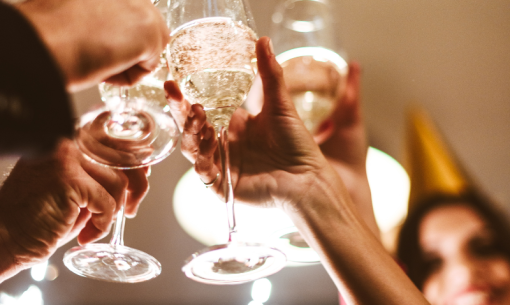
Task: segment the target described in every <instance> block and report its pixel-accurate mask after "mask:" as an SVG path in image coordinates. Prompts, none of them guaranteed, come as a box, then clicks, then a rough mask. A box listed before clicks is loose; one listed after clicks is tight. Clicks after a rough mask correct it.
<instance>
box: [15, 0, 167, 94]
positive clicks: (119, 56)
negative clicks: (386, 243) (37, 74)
mask: <svg viewBox="0 0 510 305" xmlns="http://www.w3.org/2000/svg"><path fill="white" fill-rule="evenodd" d="M16 8H17V9H18V10H19V11H20V12H21V13H23V14H24V15H25V17H27V19H28V20H29V21H30V22H32V24H33V25H34V27H35V29H36V30H37V31H38V33H39V35H40V37H41V38H42V40H43V41H44V43H45V44H46V46H47V47H48V49H49V50H50V52H51V53H52V54H53V56H54V58H55V60H56V62H57V64H58V65H59V67H60V68H61V70H62V72H63V74H64V76H65V79H66V84H67V88H68V89H69V90H70V91H78V90H81V89H84V88H87V87H90V86H92V85H94V84H98V83H100V82H102V81H105V80H106V81H108V82H111V83H113V84H116V85H132V84H134V83H136V82H137V81H139V80H140V79H141V78H142V77H143V76H144V75H146V74H147V73H149V72H150V71H152V70H154V69H155V68H156V67H157V65H158V63H159V60H160V55H161V53H162V51H163V49H164V47H165V45H166V44H167V43H168V40H169V30H168V28H167V27H166V25H165V21H164V20H163V17H162V15H161V13H160V12H159V11H158V9H157V8H155V7H154V5H153V4H152V3H151V2H150V1H149V0H68V1H65V0H38V1H26V2H23V3H21V4H18V5H16Z"/></svg>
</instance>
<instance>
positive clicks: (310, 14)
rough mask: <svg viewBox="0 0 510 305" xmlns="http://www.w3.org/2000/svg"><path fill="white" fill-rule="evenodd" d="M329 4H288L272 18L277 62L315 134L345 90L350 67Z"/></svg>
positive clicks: (312, 0)
mask: <svg viewBox="0 0 510 305" xmlns="http://www.w3.org/2000/svg"><path fill="white" fill-rule="evenodd" d="M330 12H331V7H330V5H329V2H328V1H327V0H286V1H283V2H281V3H280V5H279V6H278V7H277V9H276V11H275V12H274V14H273V16H272V20H273V27H272V33H271V38H272V39H273V43H274V48H275V52H276V54H278V55H277V57H276V59H277V60H278V62H279V63H280V64H281V66H282V68H283V71H284V77H285V83H286V85H287V87H288V89H289V91H290V94H291V96H292V99H293V101H294V104H295V106H296V109H297V111H298V114H299V116H300V117H301V119H302V120H303V122H304V123H305V126H306V127H307V129H308V130H309V131H310V132H311V133H312V134H314V133H316V132H317V130H318V128H319V126H320V124H321V123H322V122H324V120H325V119H327V118H328V117H329V116H330V115H331V113H332V112H333V110H334V108H335V106H336V103H337V101H338V99H339V97H340V96H341V95H342V94H343V92H344V90H345V85H346V80H347V72H348V66H347V62H346V61H345V60H344V58H343V57H342V56H340V55H339V54H338V52H337V51H338V48H337V47H336V44H335V38H334V35H333V31H334V28H333V22H332V16H331V13H330Z"/></svg>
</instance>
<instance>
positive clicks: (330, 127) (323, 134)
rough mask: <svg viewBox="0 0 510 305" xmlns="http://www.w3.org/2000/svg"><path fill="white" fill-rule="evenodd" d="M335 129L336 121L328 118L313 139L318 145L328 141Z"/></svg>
mask: <svg viewBox="0 0 510 305" xmlns="http://www.w3.org/2000/svg"><path fill="white" fill-rule="evenodd" d="M334 131H335V123H333V121H332V120H331V119H327V120H325V121H324V122H322V124H321V125H320V126H319V128H318V129H317V132H316V133H315V134H314V135H313V139H314V140H315V143H317V145H321V144H322V143H324V142H326V141H327V140H328V139H329V138H330V137H331V136H332V135H333V132H334Z"/></svg>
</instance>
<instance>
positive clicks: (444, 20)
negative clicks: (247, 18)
mask: <svg viewBox="0 0 510 305" xmlns="http://www.w3.org/2000/svg"><path fill="white" fill-rule="evenodd" d="M250 4H251V8H252V11H253V14H254V17H255V21H256V24H257V28H258V34H259V36H265V35H269V33H270V27H271V22H272V21H271V15H272V12H273V10H274V8H275V6H276V4H277V2H276V1H274V0H256V1H255V0H252V1H251V3H250ZM331 5H332V6H333V11H334V20H335V35H336V39H337V40H338V44H339V45H340V46H341V47H342V49H343V50H344V52H345V54H347V59H349V60H356V61H358V62H359V63H360V64H361V65H362V67H363V77H362V96H363V107H364V111H365V120H366V123H367V126H368V134H369V141H370V145H371V146H374V147H376V148H378V149H381V150H383V151H385V152H387V153H388V154H390V155H391V156H393V157H394V158H395V159H397V160H399V161H401V159H402V152H403V138H404V127H405V124H404V123H405V114H406V110H407V109H408V108H409V106H412V105H420V106H422V107H424V108H425V109H426V110H427V111H428V112H429V113H430V115H431V116H432V118H433V119H434V121H435V123H436V124H437V125H438V127H439V128H440V130H442V132H443V134H444V136H445V137H446V139H447V141H448V142H449V144H450V145H451V148H452V149H453V151H455V153H456V154H457V156H458V157H459V159H460V162H461V163H462V164H463V165H464V166H465V168H466V169H467V171H468V172H469V173H470V175H471V176H472V177H473V178H474V179H475V180H476V181H477V182H478V183H479V184H480V186H481V188H482V189H484V190H485V191H486V192H487V193H489V194H490V195H491V196H492V197H493V198H494V199H495V200H496V201H497V202H498V203H500V204H501V205H503V206H504V207H506V208H507V210H510V188H509V187H508V186H509V185H510V162H509V161H508V158H509V157H510V153H509V152H510V35H509V34H510V1H509V0H491V1H482V0H449V1H443V0H427V1H425V0H415V1H406V0H393V1H368V0H342V1H339V0H335V1H331ZM74 100H75V103H76V112H77V113H78V114H79V113H83V112H84V111H85V110H86V109H88V108H89V107H90V106H91V105H93V104H96V103H98V102H100V98H99V94H98V90H97V89H96V88H94V89H90V90H87V91H84V92H80V93H78V94H76V95H75V96H74ZM13 162H15V158H4V159H2V160H1V162H0V166H1V169H0V170H1V171H2V172H7V171H8V167H9V166H10V164H12V163H13ZM189 168H191V164H190V163H189V162H188V161H187V160H186V159H185V158H184V157H183V156H182V155H181V153H180V152H179V151H175V152H174V153H173V154H172V155H171V156H170V157H169V158H167V159H166V160H164V161H163V162H161V163H160V164H158V165H155V166H153V167H152V175H151V177H150V183H151V190H150V192H149V194H148V196H147V197H146V198H145V200H144V202H143V205H142V207H141V209H140V211H139V213H138V216H137V217H136V218H135V219H133V220H128V221H127V224H126V232H125V241H126V245H128V246H131V247H134V248H136V249H140V250H142V251H145V252H147V253H150V254H151V255H153V256H154V257H156V258H157V259H158V260H159V261H160V262H161V263H162V266H163V272H162V274H161V275H160V276H159V277H158V278H156V279H153V280H151V281H149V282H145V283H139V284H111V283H105V282H99V281H93V280H89V279H85V278H81V277H79V276H77V275H75V274H73V273H71V272H70V271H68V270H67V269H66V268H65V267H64V266H63V264H62V257H63V254H64V252H65V251H66V250H67V249H68V248H70V247H71V246H73V245H74V244H75V242H72V243H71V244H69V245H66V246H64V247H63V248H62V249H61V250H59V251H58V252H56V253H55V255H54V256H53V257H52V258H51V259H50V261H49V264H50V266H51V268H50V269H51V270H50V271H51V272H46V279H43V280H42V281H36V280H35V279H34V277H33V276H32V275H31V272H30V270H27V271H24V272H22V273H20V274H19V275H17V276H16V277H14V278H12V279H10V280H8V281H5V282H4V283H2V284H0V292H2V293H6V294H9V295H11V296H20V295H22V293H23V292H25V291H27V293H26V294H25V300H26V302H25V303H19V304H31V305H32V304H40V303H36V301H34V300H36V299H37V297H34V296H35V295H37V296H38V295H39V294H40V295H41V296H42V299H43V300H44V304H46V305H60V304H62V305H63V304H66V305H69V304H72V305H82V304H83V305H85V304H97V305H102V304H105V305H106V304H124V305H130V304H150V305H152V304H154V305H158V304H180V305H181V304H182V305H187V304H190V305H191V304H207V305H220V304H221V305H229V304H233V305H234V304H235V305H240V304H241V305H243V304H245V305H248V304H249V303H250V301H252V295H251V292H252V286H253V285H252V284H251V283H250V284H244V285H238V286H209V285H204V284H199V283H196V282H193V281H191V280H189V279H187V278H186V277H185V276H184V275H183V274H182V272H181V271H180V269H181V267H182V265H183V262H184V260H185V259H186V258H187V257H188V256H189V255H190V254H191V253H193V252H195V251H196V250H198V249H201V248H202V247H203V246H202V245H201V244H200V243H198V242H197V241H195V240H194V239H193V238H191V237H190V236H188V235H187V234H186V233H185V232H184V231H183V229H182V228H181V227H180V226H179V224H178V223H177V221H176V218H175V215H174V210H173V206H172V198H173V193H174V189H175V186H176V184H177V182H178V181H179V179H180V177H182V175H183V174H184V173H185V172H186V171H187V170H188V169H189ZM107 240H108V239H105V241H107ZM43 276H44V275H43ZM35 278H36V279H37V276H35ZM269 280H270V281H271V283H272V290H271V291H272V292H271V295H270V297H269V299H268V300H267V301H266V302H265V303H264V304H267V305H287V304H288V305H290V304H292V305H305V304H314V305H315V304H317V305H321V304H324V305H330V304H338V292H337V290H336V288H335V286H334V285H333V283H332V282H331V280H330V279H329V277H328V275H327V274H326V272H325V271H324V269H323V268H322V266H321V265H314V266H307V267H288V268H285V269H284V270H282V271H281V272H279V273H277V274H275V275H273V276H271V277H269ZM32 285H34V286H35V287H38V288H37V289H36V288H33V286H32ZM29 287H32V288H31V289H30V290H27V289H29ZM30 296H32V299H30ZM31 300H32V301H31ZM4 303H5V304H7V303H6V301H4ZM12 304H18V303H12Z"/></svg>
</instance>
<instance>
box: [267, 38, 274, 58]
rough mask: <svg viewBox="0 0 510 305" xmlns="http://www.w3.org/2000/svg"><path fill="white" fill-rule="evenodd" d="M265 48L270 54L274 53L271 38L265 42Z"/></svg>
mask: <svg viewBox="0 0 510 305" xmlns="http://www.w3.org/2000/svg"><path fill="white" fill-rule="evenodd" d="M267 50H268V52H269V54H270V55H274V47H273V41H272V40H271V39H269V42H268V43H267Z"/></svg>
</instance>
